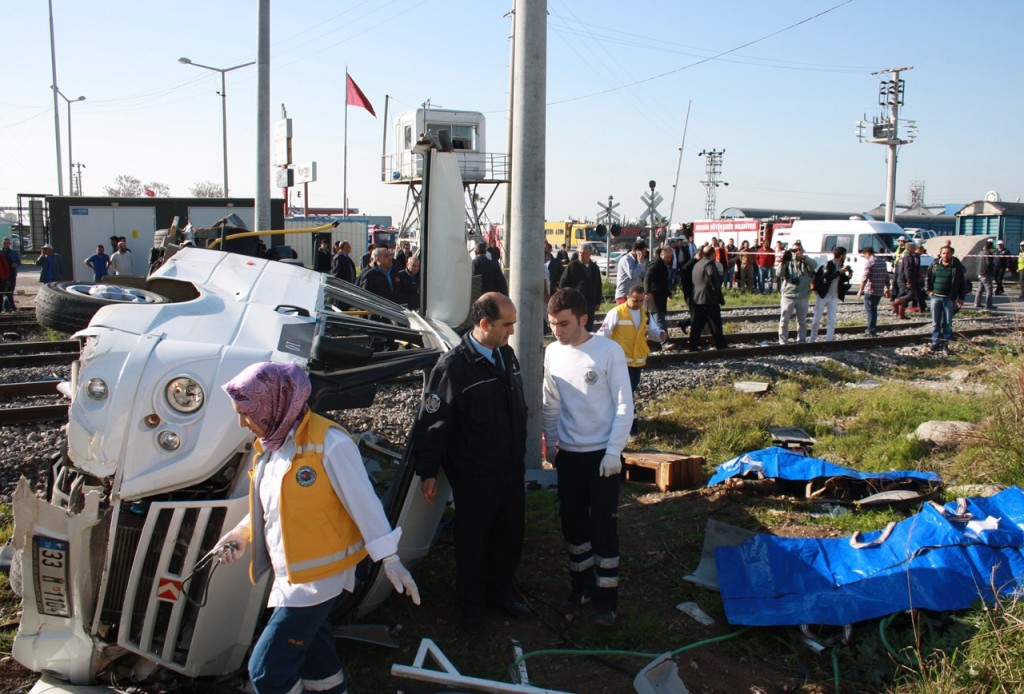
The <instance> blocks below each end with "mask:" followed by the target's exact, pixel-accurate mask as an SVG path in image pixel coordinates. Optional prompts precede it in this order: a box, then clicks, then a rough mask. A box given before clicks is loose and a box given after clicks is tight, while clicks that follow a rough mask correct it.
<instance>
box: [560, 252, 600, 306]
mask: <svg viewBox="0 0 1024 694" xmlns="http://www.w3.org/2000/svg"><path fill="white" fill-rule="evenodd" d="M558 286H559V287H560V288H562V289H564V288H566V287H569V288H572V289H578V290H580V293H582V294H583V297H584V298H585V299H586V300H587V308H588V309H589V310H593V309H594V308H595V307H597V306H599V305H600V304H601V270H600V268H598V267H597V263H589V264H587V265H584V264H583V263H582V262H580V261H579V260H574V261H572V262H571V263H569V267H567V268H566V269H565V272H563V273H562V279H560V280H559V281H558Z"/></svg>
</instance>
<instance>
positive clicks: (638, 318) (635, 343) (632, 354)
mask: <svg viewBox="0 0 1024 694" xmlns="http://www.w3.org/2000/svg"><path fill="white" fill-rule="evenodd" d="M597 334H598V335H603V336H604V337H607V338H609V339H610V340H613V341H615V342H617V343H618V344H619V346H620V347H621V348H622V351H623V352H624V353H625V354H626V366H627V367H628V368H629V386H630V388H631V389H632V391H633V402H634V403H635V402H636V391H637V389H638V388H639V387H640V373H641V371H642V370H643V368H644V365H645V364H646V363H647V355H648V354H650V351H651V348H650V346H649V345H648V344H647V341H648V340H652V341H655V342H664V341H665V339H666V338H667V337H668V334H667V333H666V332H665V331H664V330H662V329H661V328H659V327H658V324H657V323H656V322H655V321H654V316H652V315H651V314H650V313H649V312H648V311H647V309H646V308H644V288H643V287H641V286H640V285H634V286H632V287H630V288H629V293H628V294H626V303H624V304H619V305H618V306H616V307H615V308H613V309H612V310H611V311H609V312H608V315H606V316H605V317H604V322H603V323H602V324H601V327H600V328H598V330H597ZM637 424H638V420H637V418H636V406H635V404H634V411H633V426H632V428H631V429H630V431H629V433H630V435H631V436H632V435H636V433H637Z"/></svg>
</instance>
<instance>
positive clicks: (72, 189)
mask: <svg viewBox="0 0 1024 694" xmlns="http://www.w3.org/2000/svg"><path fill="white" fill-rule="evenodd" d="M53 90H54V91H55V92H57V94H58V95H59V96H60V98H62V99H64V101H66V102H67V104H68V189H69V190H68V192H69V193H70V194H71V195H74V194H75V173H74V171H75V167H74V165H73V164H72V163H71V162H73V161H74V159H72V158H71V104H73V103H75V102H76V101H85V97H84V96H80V97H78V98H77V99H69V98H67V97H66V96H64V92H62V91H61V90H60V89H59V88H57V87H53ZM78 194H79V195H81V194H82V191H81V190H79V191H78Z"/></svg>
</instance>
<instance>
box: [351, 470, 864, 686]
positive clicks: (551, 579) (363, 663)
mask: <svg viewBox="0 0 1024 694" xmlns="http://www.w3.org/2000/svg"><path fill="white" fill-rule="evenodd" d="M649 490H653V491H649ZM622 502H623V503H622V505H621V508H620V514H619V527H620V537H621V541H622V564H621V567H620V571H621V586H620V610H619V624H618V625H617V626H616V627H615V628H614V629H612V630H604V629H601V628H598V627H595V626H593V625H592V624H591V623H590V620H591V617H592V612H590V611H587V610H586V609H585V610H584V612H583V614H581V615H580V616H579V617H578V618H576V619H575V620H570V619H567V618H566V617H564V616H563V615H562V614H561V613H559V612H558V611H557V609H555V606H557V605H558V604H559V603H560V602H561V600H562V599H564V598H565V596H566V594H567V593H568V574H567V573H566V570H565V568H564V566H565V556H564V553H563V544H562V540H561V537H560V533H559V531H558V522H557V517H554V518H545V517H538V516H537V515H535V514H532V515H531V514H529V512H528V529H527V542H526V548H525V550H524V553H523V559H522V563H521V566H520V570H519V574H518V576H519V587H520V590H521V592H522V594H523V596H524V598H525V599H526V601H527V602H528V603H529V604H530V606H531V607H532V608H533V609H534V611H535V616H533V617H530V618H526V619H522V620H513V619H509V618H506V617H505V616H504V615H503V614H500V613H497V612H492V613H490V614H489V615H487V617H488V620H487V622H486V628H485V633H484V634H483V635H482V636H481V637H479V638H477V639H470V638H468V637H466V636H464V635H463V634H462V633H461V631H460V630H459V628H458V622H457V615H456V613H455V612H454V606H453V603H452V598H453V592H452V582H453V580H454V571H453V569H454V566H453V564H454V561H453V551H452V548H451V545H450V544H449V543H448V538H446V537H445V536H444V535H442V537H441V540H440V542H441V544H440V545H439V546H438V547H436V548H435V550H433V551H432V552H431V554H430V556H429V557H428V558H427V559H426V560H425V561H424V563H422V564H420V565H419V566H417V568H416V570H415V572H414V573H415V576H416V580H417V581H418V582H419V584H420V586H421V588H422V590H423V599H424V600H423V605H422V606H420V607H418V608H414V607H412V606H410V605H408V604H406V603H405V601H392V602H391V603H389V604H388V605H387V606H386V607H385V608H384V610H382V611H381V612H377V613H375V614H374V615H373V616H372V619H373V620H382V619H384V620H385V621H388V620H394V621H395V622H399V623H401V625H402V629H401V632H400V636H399V639H398V640H399V643H400V647H399V649H398V650H397V651H391V652H390V653H385V652H381V651H379V650H377V652H374V651H373V650H370V649H367V648H366V647H363V646H356V647H351V646H343V647H342V652H343V653H347V654H348V656H349V659H348V661H347V662H348V666H347V669H348V675H349V678H350V688H351V689H350V691H354V692H378V691H404V692H413V691H439V690H430V689H422V690H416V689H415V688H411V687H410V684H412V682H411V681H410V680H400V679H396V678H387V677H384V678H382V677H381V673H383V672H385V671H386V670H387V668H388V667H390V665H391V664H392V663H401V664H405V665H411V664H412V661H413V658H414V656H415V653H416V649H417V648H418V646H419V643H420V639H421V638H424V637H426V638H430V639H432V640H433V641H435V642H436V643H437V644H438V645H439V646H440V648H441V650H442V651H443V652H444V654H445V655H446V656H447V657H448V658H449V660H451V661H452V663H453V664H454V665H455V666H456V667H457V668H458V669H459V670H460V672H462V674H464V675H470V676H475V677H482V678H486V679H493V680H497V681H501V682H509V681H511V680H510V676H509V674H508V667H509V664H510V663H511V657H510V656H509V652H510V648H511V645H512V643H513V642H517V643H518V644H519V645H520V647H521V648H522V650H523V652H525V653H527V654H529V653H531V652H534V651H540V650H549V649H559V650H562V649H565V650H570V651H593V650H596V651H606V650H623V651H630V652H639V653H647V654H650V655H646V656H644V655H627V656H618V655H603V654H590V655H583V654H566V653H557V654H550V655H538V656H535V657H528V658H527V659H526V661H525V663H526V667H527V671H528V676H529V681H530V683H531V684H533V685H534V686H540V687H545V688H548V689H551V690H555V691H562V692H577V693H579V694H584V693H585V694H619V693H626V692H633V691H635V689H634V686H633V680H634V677H636V676H637V674H638V673H639V672H640V670H641V669H642V668H644V667H645V666H646V665H647V664H648V663H649V662H651V660H652V659H653V657H654V655H655V654H661V653H666V652H669V651H674V650H677V649H680V648H682V647H685V646H690V645H694V644H699V643H701V642H704V641H705V640H708V639H713V638H715V637H722V636H726V635H730V634H734V633H735V632H738V631H739V629H738V628H737V627H733V626H730V625H729V624H727V623H726V622H725V618H724V613H723V612H722V609H721V601H720V599H719V598H718V596H717V594H716V593H713V592H710V591H707V590H705V589H703V588H699V587H697V586H694V585H693V584H691V583H688V582H686V581H683V580H682V579H683V576H685V575H687V574H689V573H690V572H691V571H693V569H695V568H696V566H697V562H698V561H699V557H700V552H701V548H702V545H703V538H704V525H705V523H706V521H707V519H708V518H712V517H713V518H716V519H718V520H720V521H723V522H727V523H730V524H734V525H742V526H746V527H754V526H756V521H753V520H752V518H751V516H750V514H749V513H748V510H749V507H748V506H747V504H748V502H754V500H753V499H752V498H749V497H747V498H744V497H742V496H737V495H736V494H734V493H731V492H721V491H718V492H709V491H707V490H703V489H700V490H690V491H683V492H668V493H658V492H657V491H656V490H655V489H654V487H653V486H650V487H648V486H647V485H643V484H634V483H629V484H628V485H627V489H626V490H624V494H623V497H622ZM764 502H765V498H764V497H759V498H758V499H757V501H756V503H764ZM769 503H772V502H769ZM777 503H778V504H779V505H780V506H782V507H784V506H786V505H787V504H788V503H789V500H786V499H778V500H777ZM552 508H553V507H552ZM782 534H788V535H794V536H801V535H811V534H816V535H821V534H822V533H821V529H820V528H809V527H804V526H801V525H800V524H799V523H797V522H794V523H791V524H789V525H788V527H787V528H786V529H785V530H784V531H783V532H782ZM684 601H693V602H697V603H698V604H699V605H700V606H701V607H702V609H704V610H705V611H706V612H707V613H708V614H709V615H711V616H712V617H713V618H714V619H715V620H716V622H715V624H712V625H710V626H703V625H701V624H699V623H698V622H696V621H695V620H694V619H692V618H691V617H689V616H687V615H686V614H684V613H682V612H680V611H679V610H677V609H676V607H675V606H676V605H677V604H679V603H680V602H684ZM778 632H779V630H774V629H770V630H749V631H747V632H744V633H743V634H741V635H739V636H737V637H735V638H733V639H728V640H723V641H720V642H717V643H708V644H707V645H697V646H696V647H694V648H693V649H692V650H687V651H686V652H683V653H680V654H679V655H678V656H676V658H675V660H676V663H677V665H678V672H679V676H680V678H681V679H682V680H683V682H684V683H685V685H686V687H687V688H688V689H689V691H691V692H695V693H697V692H700V693H704V694H725V693H733V692H764V693H768V692H824V691H832V687H831V682H830V679H831V669H830V668H829V667H826V666H827V665H828V663H827V662H826V660H825V659H823V657H822V656H818V655H816V654H814V653H813V652H812V651H811V650H810V649H809V648H808V649H805V650H804V651H799V650H798V651H796V652H792V651H790V652H789V653H788V654H787V655H785V657H779V654H778V649H777V648H775V647H772V648H770V649H769V650H768V651H766V652H765V653H764V654H759V651H761V650H762V646H763V645H765V644H767V643H771V642H774V641H777V640H778V639H779V633H778ZM825 683H827V684H828V685H829V687H828V688H826V687H825V686H824V685H825ZM849 691H854V690H853V689H851V690H849Z"/></svg>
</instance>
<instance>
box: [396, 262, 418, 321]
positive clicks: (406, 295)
mask: <svg viewBox="0 0 1024 694" xmlns="http://www.w3.org/2000/svg"><path fill="white" fill-rule="evenodd" d="M396 289H397V292H398V294H399V295H400V297H401V299H402V304H403V305H404V306H407V307H408V308H409V309H410V310H412V311H419V310H420V273H418V272H417V273H416V274H415V275H414V274H412V273H411V272H409V268H408V266H407V267H405V268H403V269H402V271H401V272H399V273H398V283H397V285H396Z"/></svg>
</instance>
